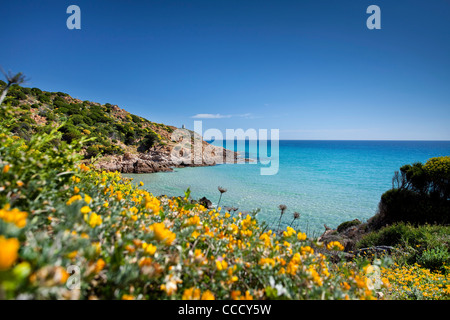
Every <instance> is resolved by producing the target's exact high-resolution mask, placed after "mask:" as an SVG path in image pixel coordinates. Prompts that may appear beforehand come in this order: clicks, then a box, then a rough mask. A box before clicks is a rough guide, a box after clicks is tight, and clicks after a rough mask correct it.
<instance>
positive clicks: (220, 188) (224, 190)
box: [217, 187, 227, 193]
mask: <svg viewBox="0 0 450 320" xmlns="http://www.w3.org/2000/svg"><path fill="white" fill-rule="evenodd" d="M217 189H218V190H219V192H220V193H225V192H227V189H225V188H222V187H217Z"/></svg>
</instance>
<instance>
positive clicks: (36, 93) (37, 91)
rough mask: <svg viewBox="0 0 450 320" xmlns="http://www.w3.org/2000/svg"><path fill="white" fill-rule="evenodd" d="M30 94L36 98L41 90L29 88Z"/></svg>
mask: <svg viewBox="0 0 450 320" xmlns="http://www.w3.org/2000/svg"><path fill="white" fill-rule="evenodd" d="M31 93H32V94H33V95H34V96H35V97H38V96H39V95H41V94H42V90H41V89H38V88H31Z"/></svg>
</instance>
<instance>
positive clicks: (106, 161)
mask: <svg viewBox="0 0 450 320" xmlns="http://www.w3.org/2000/svg"><path fill="white" fill-rule="evenodd" d="M203 150H204V152H203V154H201V155H194V154H193V153H192V155H191V156H190V157H189V155H188V156H185V157H184V158H182V159H184V160H180V158H176V157H174V156H173V154H174V153H176V152H174V150H173V148H171V147H166V148H154V149H152V150H149V151H148V152H146V153H134V154H133V153H125V154H124V155H121V156H108V157H104V158H102V159H100V160H99V161H98V162H96V163H94V166H95V167H96V168H97V169H99V170H105V171H118V172H121V173H154V172H164V171H173V168H180V167H203V166H213V165H216V164H220V163H237V162H239V161H248V159H240V158H238V153H236V152H233V151H230V150H227V149H224V148H222V147H216V146H212V145H210V144H208V143H206V142H203ZM180 156H183V155H182V151H180Z"/></svg>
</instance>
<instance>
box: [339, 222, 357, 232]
mask: <svg viewBox="0 0 450 320" xmlns="http://www.w3.org/2000/svg"><path fill="white" fill-rule="evenodd" d="M360 224H361V221H359V220H358V219H355V220H352V221H345V222H342V223H341V224H340V225H339V226H338V227H337V231H338V232H342V231H345V230H346V229H348V228H350V227H353V226H358V225H360Z"/></svg>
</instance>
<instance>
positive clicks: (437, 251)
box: [417, 247, 450, 271]
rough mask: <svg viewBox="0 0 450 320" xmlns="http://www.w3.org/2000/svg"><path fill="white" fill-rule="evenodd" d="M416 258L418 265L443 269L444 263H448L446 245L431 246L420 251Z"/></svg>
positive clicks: (449, 258) (448, 255) (449, 256)
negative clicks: (420, 253) (418, 256)
mask: <svg viewBox="0 0 450 320" xmlns="http://www.w3.org/2000/svg"><path fill="white" fill-rule="evenodd" d="M417 260H418V261H417V262H418V263H419V264H420V265H422V266H423V267H425V268H428V269H430V270H433V271H434V270H441V271H445V268H444V265H446V264H447V265H448V264H449V263H450V254H449V252H448V248H447V247H446V248H444V247H438V248H431V249H427V250H425V251H424V252H422V255H421V256H420V258H419V259H417Z"/></svg>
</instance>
